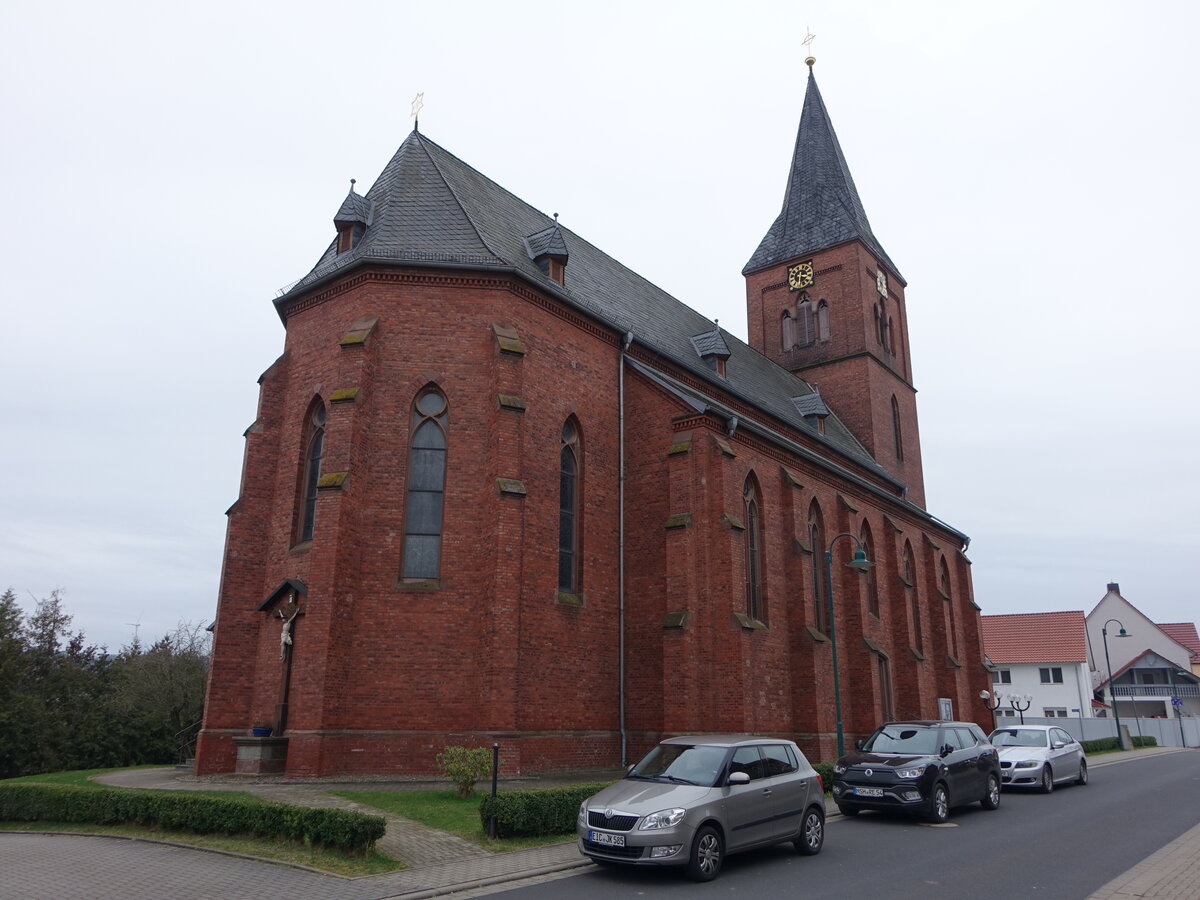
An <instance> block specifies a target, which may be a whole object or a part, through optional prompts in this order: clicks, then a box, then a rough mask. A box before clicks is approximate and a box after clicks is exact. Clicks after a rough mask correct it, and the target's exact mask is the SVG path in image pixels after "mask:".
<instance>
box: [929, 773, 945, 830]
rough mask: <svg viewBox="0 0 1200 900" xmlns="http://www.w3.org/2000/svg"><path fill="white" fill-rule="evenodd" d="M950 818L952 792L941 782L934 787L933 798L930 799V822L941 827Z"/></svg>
mask: <svg viewBox="0 0 1200 900" xmlns="http://www.w3.org/2000/svg"><path fill="white" fill-rule="evenodd" d="M949 818H950V792H949V791H947V790H946V786H945V785H944V784H941V783H940V782H939V783H938V784H935V785H934V786H933V796H932V797H930V798H929V821H930V822H933V823H935V824H938V825H940V824H942V823H943V822H945V821H948V820H949Z"/></svg>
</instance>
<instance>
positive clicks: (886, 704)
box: [876, 653, 896, 722]
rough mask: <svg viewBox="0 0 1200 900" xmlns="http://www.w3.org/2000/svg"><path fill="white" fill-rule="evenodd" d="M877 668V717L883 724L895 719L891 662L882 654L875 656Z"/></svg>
mask: <svg viewBox="0 0 1200 900" xmlns="http://www.w3.org/2000/svg"><path fill="white" fill-rule="evenodd" d="M876 660H877V665H878V667H879V715H880V716H881V717H882V720H883V721H884V722H890V721H891V720H892V719H894V718H896V713H895V711H894V705H893V702H892V662H891V660H889V659H888V658H887V657H886V656H884V655H883V654H882V653H880V654H878V656H876Z"/></svg>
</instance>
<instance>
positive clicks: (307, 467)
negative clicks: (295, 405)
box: [296, 400, 325, 544]
mask: <svg viewBox="0 0 1200 900" xmlns="http://www.w3.org/2000/svg"><path fill="white" fill-rule="evenodd" d="M324 455H325V404H324V403H322V402H321V401H320V400H317V401H316V402H315V403H314V404H313V405H312V407H311V409H310V410H309V413H308V422H307V423H306V425H305V442H304V469H303V474H302V475H301V477H300V501H301V502H300V515H299V516H297V528H296V543H297V544H303V543H307V542H308V541H311V540H312V537H313V526H314V525H315V524H316V519H317V482H318V481H320V479H321V458H322V457H323V456H324Z"/></svg>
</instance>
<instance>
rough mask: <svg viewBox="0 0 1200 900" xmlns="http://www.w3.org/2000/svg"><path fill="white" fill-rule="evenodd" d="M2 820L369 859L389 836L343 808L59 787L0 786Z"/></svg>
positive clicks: (376, 823)
mask: <svg viewBox="0 0 1200 900" xmlns="http://www.w3.org/2000/svg"><path fill="white" fill-rule="evenodd" d="M0 821H6V822H81V823H90V824H95V825H144V826H152V827H159V828H166V829H170V830H174V831H192V832H195V833H197V834H233V835H237V834H251V835H254V836H255V837H260V838H282V839H284V840H289V841H297V842H301V843H304V844H310V845H318V846H323V847H329V848H331V849H336V850H341V851H343V852H345V853H360V854H364V855H365V854H366V853H367V852H368V851H369V850H370V849H371V847H372V846H373V845H374V843H375V841H377V840H378V839H379V838H381V837H383V832H384V829H385V827H386V822H385V820H384V819H383V818H382V817H380V816H368V815H364V814H363V813H358V812H352V811H348V810H342V809H303V808H301V807H298V806H288V805H286V804H284V803H260V802H258V801H248V800H244V799H240V798H233V797H231V798H228V799H226V798H223V797H203V796H193V795H190V794H187V793H185V792H169V791H139V790H131V789H126V788H120V789H117V790H108V789H103V788H101V789H96V788H83V787H75V786H74V785H61V784H0Z"/></svg>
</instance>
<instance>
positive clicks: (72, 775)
mask: <svg viewBox="0 0 1200 900" xmlns="http://www.w3.org/2000/svg"><path fill="white" fill-rule="evenodd" d="M136 768H161V766H157V767H156V766H139V767H136ZM121 771H124V770H123V769H80V770H78V771H74V772H52V773H48V774H45V775H26V776H25V777H23V778H8V779H4V780H3V781H0V784H15V783H25V784H29V783H38V784H67V785H71V786H73V787H82V788H95V789H107V790H115V791H119V790H125V788H119V787H112V786H111V785H106V784H101V783H99V782H97V781H91V780H90V779H89V776H92V775H99V774H102V773H104V772H121ZM171 793H180V794H188V795H189V796H195V795H200V796H204V797H236V798H239V799H243V800H251V801H254V802H263V801H262V800H261V798H259V797H258V796H256V795H255V794H251V793H248V792H246V791H172V792H171ZM0 831H71V832H76V833H83V834H116V835H121V836H123V837H133V838H144V839H147V840H156V841H171V842H172V843H176V844H186V845H187V846H189V847H201V848H204V849H206V850H223V851H225V852H227V853H240V854H242V855H244V856H259V857H262V858H263V859H271V860H276V861H277V862H285V863H292V864H294V865H301V866H308V867H310V868H313V869H320V870H321V871H323V872H332V873H334V874H336V875H347V876H359V875H378V874H381V873H383V872H395V871H397V870H399V869H403V868H406V867H405V865H404V864H403V863H401V862H399V861H398V860H395V859H392V858H391V857H390V856H385V855H384V854H382V853H379V852H378V851H372V852H371V853H370V854H369V855H368V856H365V857H363V856H347V855H345V854H343V853H339V852H338V851H336V850H325V849H322V848H319V847H305V846H304V845H302V844H295V843H291V842H289V841H275V840H267V839H264V838H256V837H250V836H242V835H224V834H192V833H191V832H186V831H167V830H165V829H161V828H150V827H146V826H141V825H94V824H86V825H85V824H82V823H79V822H69V823H63V822H0Z"/></svg>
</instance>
